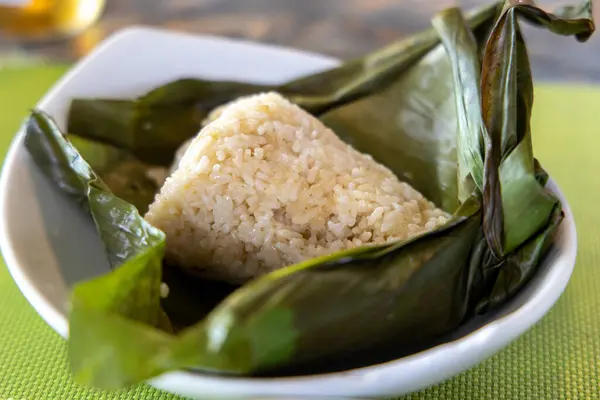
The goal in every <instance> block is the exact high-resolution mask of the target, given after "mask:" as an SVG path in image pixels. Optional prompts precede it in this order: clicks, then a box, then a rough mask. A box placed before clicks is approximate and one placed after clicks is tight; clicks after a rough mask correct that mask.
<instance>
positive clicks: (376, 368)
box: [0, 26, 577, 396]
mask: <svg viewBox="0 0 600 400" xmlns="http://www.w3.org/2000/svg"><path fill="white" fill-rule="evenodd" d="M148 35H160V36H170V37H172V38H173V40H177V38H179V37H195V38H203V39H205V40H210V41H217V42H219V43H220V44H222V45H224V46H226V45H227V44H231V43H235V44H237V45H240V44H241V45H244V46H246V47H248V48H249V49H252V48H270V49H275V50H277V51H278V52H280V53H281V55H282V57H285V56H286V53H287V54H296V55H298V54H299V55H302V56H304V57H306V58H317V59H319V60H320V62H321V63H323V64H326V63H329V64H331V65H335V64H339V62H340V61H339V60H337V59H334V58H331V57H327V56H323V55H321V54H317V53H313V52H307V51H302V50H296V49H293V48H289V47H283V46H277V45H267V44H259V43H254V42H251V41H246V40H239V39H229V38H222V37H218V36H212V35H194V34H187V33H181V32H173V31H170V30H166V29H161V28H149V27H143V26H132V27H129V28H126V29H123V30H121V31H118V32H116V33H114V34H112V35H111V36H109V37H108V38H107V39H106V40H105V41H103V42H102V43H101V44H100V45H99V46H98V47H97V48H96V49H94V50H93V51H92V52H91V53H90V54H89V55H88V56H86V57H85V58H83V59H82V60H80V61H79V62H77V63H76V64H75V65H74V66H73V67H71V68H70V69H69V70H68V71H67V72H66V73H65V74H64V75H63V76H62V77H61V78H60V79H59V80H58V81H57V82H56V83H55V84H54V85H53V86H52V87H51V89H50V90H49V91H48V92H47V93H46V94H45V95H44V96H43V97H42V99H41V100H40V101H39V102H38V104H37V105H36V107H42V108H43V107H44V105H45V104H48V103H50V102H51V101H52V100H53V98H54V97H55V96H56V94H57V93H59V92H60V90H61V88H62V86H63V85H65V84H66V82H68V81H69V80H70V79H71V78H72V77H73V76H75V75H76V74H77V73H78V72H79V71H80V70H82V69H83V68H85V67H86V66H87V65H88V64H90V63H93V62H94V60H95V59H96V58H97V57H101V56H102V54H103V53H104V52H105V51H106V50H107V49H108V48H109V47H112V46H118V45H120V44H121V43H125V42H127V40H128V39H130V38H132V37H140V36H148ZM23 138H24V134H23V132H22V130H19V132H18V134H17V135H16V136H15V138H14V139H13V140H12V142H11V144H10V148H9V150H8V153H7V156H6V158H5V161H4V165H3V168H2V173H1V175H0V216H1V217H0V248H1V250H2V254H3V257H4V259H5V262H6V265H7V267H8V270H9V272H10V274H11V275H12V277H13V279H14V280H15V282H16V284H17V286H18V287H19V289H20V291H21V292H22V293H23V295H24V296H25V298H26V299H27V301H28V302H29V303H30V304H31V305H32V306H33V308H34V309H35V310H36V312H37V313H38V314H39V315H40V316H41V317H42V318H43V319H44V321H45V322H46V323H47V324H48V325H50V327H51V328H52V329H53V330H55V331H56V332H57V333H59V334H60V335H61V336H62V337H63V338H67V337H68V322H67V316H66V315H65V314H63V313H62V312H60V311H59V310H57V309H56V308H55V307H54V306H53V305H52V304H51V303H50V302H49V301H48V299H47V298H46V297H45V296H44V295H43V294H42V292H41V291H40V290H39V289H38V287H37V286H36V285H35V284H34V281H33V280H31V279H30V278H29V277H28V276H27V274H26V273H25V269H24V268H22V267H21V265H20V263H19V258H18V256H17V254H16V253H15V251H14V246H13V240H12V238H11V237H10V236H9V224H8V222H7V221H8V220H9V219H8V218H7V215H8V214H9V213H10V209H9V207H8V206H7V204H8V202H7V199H8V197H9V196H10V194H9V193H10V192H9V191H8V190H6V189H7V186H8V178H9V176H10V175H11V173H12V171H13V168H14V166H15V164H16V163H17V162H18V157H17V156H18V153H19V151H20V150H21V149H22V146H23ZM547 187H548V188H549V189H550V190H551V191H552V192H553V193H555V194H556V195H557V196H558V197H559V199H560V201H561V202H562V205H563V209H564V212H565V219H564V220H563V222H562V224H561V230H564V235H563V236H564V240H565V242H566V244H565V246H564V248H565V250H564V251H562V252H560V253H559V254H558V257H557V259H556V260H555V261H554V262H553V263H552V264H551V266H550V267H549V270H548V272H547V274H546V276H544V279H543V280H542V281H541V282H540V285H539V289H538V290H536V291H535V292H533V293H532V294H531V296H530V298H529V299H528V300H527V301H526V302H525V303H524V304H522V305H521V306H520V307H518V308H517V309H516V310H514V311H512V312H510V313H508V314H506V315H503V316H501V317H499V318H496V319H494V320H492V321H490V322H487V323H486V324H484V325H483V326H481V327H479V328H477V329H476V330H474V331H472V332H470V333H468V334H465V335H463V336H461V337H459V338H456V339H453V340H451V341H448V342H444V343H441V344H438V345H435V346H433V347H430V348H427V349H425V350H422V351H420V352H417V353H414V354H411V355H408V356H405V357H401V358H398V359H394V360H391V361H387V362H383V363H378V364H374V365H369V366H365V367H360V368H354V369H350V370H344V371H339V372H328V373H321V374H314V375H300V376H284V377H250V378H248V377H234V376H217V375H210V374H204V373H201V372H197V371H193V370H182V371H174V372H168V373H165V374H163V375H160V376H158V377H156V378H154V379H151V380H149V381H148V382H149V383H150V384H151V385H153V386H155V387H157V388H160V389H166V390H168V391H171V392H176V393H180V394H184V395H190V394H196V393H209V394H210V393H213V394H223V393H224V392H223V388H224V387H227V386H229V387H230V389H229V390H226V393H229V394H233V395H236V394H237V395H239V394H243V393H246V392H257V391H258V392H260V393H263V394H265V395H269V394H271V395H272V394H275V395H277V394H282V393H287V394H289V393H301V394H303V395H320V394H322V392H323V388H324V387H330V386H332V387H334V390H333V392H334V393H336V394H337V395H342V396H348V395H353V394H360V395H362V394H365V395H372V394H373V390H367V389H366V387H367V386H370V385H366V383H367V382H368V383H370V384H373V385H380V386H381V389H380V390H377V393H378V394H379V395H398V394H399V392H398V390H397V389H395V388H396V387H397V386H398V384H390V383H389V382H390V380H392V381H393V380H398V379H399V378H401V377H400V376H398V373H399V371H403V372H406V371H411V370H414V371H419V370H420V371H424V369H423V365H428V366H429V368H432V370H431V373H430V374H428V375H427V376H424V377H421V378H420V379H414V382H413V384H412V385H409V386H410V388H409V390H408V391H406V390H405V391H404V392H402V393H408V392H412V391H414V390H419V389H423V388H425V387H427V386H430V385H432V384H434V383H437V382H440V381H442V380H445V379H448V378H450V377H451V376H454V375H456V374H458V373H460V372H462V371H465V370H467V369H469V368H471V367H473V366H475V365H477V364H478V363H479V362H481V361H482V359H485V358H487V357H489V356H491V355H492V354H494V353H495V352H497V351H498V350H499V349H501V348H503V347H505V346H506V345H508V344H509V343H510V342H512V341H513V340H514V339H516V338H517V337H518V336H520V335H521V334H523V333H524V332H525V331H526V330H528V329H529V328H530V327H531V326H533V325H534V324H535V323H537V322H538V321H539V320H540V319H541V318H542V317H543V316H544V315H545V314H546V313H547V312H548V311H549V310H550V308H551V307H552V306H553V305H554V303H555V302H556V301H557V300H558V298H559V297H560V296H561V294H562V292H563V291H564V289H565V288H566V286H567V283H568V281H569V278H570V276H571V274H572V271H573V269H574V266H575V260H576V254H577V232H576V228H575V222H574V219H573V214H572V211H571V208H570V206H569V203H568V202H567V200H566V199H565V197H564V195H563V193H562V192H561V190H560V189H559V187H558V186H557V185H556V184H555V182H554V181H553V180H552V179H551V178H550V179H549V181H548V184H547ZM490 336H495V337H496V342H495V343H493V345H490V343H489V339H488V338H489V337H490ZM482 354H484V357H482ZM457 357H458V358H457ZM444 358H446V359H449V361H446V362H445V367H444V366H443V367H440V366H439V365H437V364H436V363H438V362H439V361H440V360H443V359H444ZM458 360H460V362H458ZM432 363H433V364H432ZM442 364H444V363H442ZM409 375H410V374H409ZM413 375H414V374H413ZM348 377H350V378H353V379H354V380H355V379H356V378H357V377H360V378H361V379H360V381H359V382H358V384H353V385H352V384H350V385H349V383H351V380H350V381H349V380H348ZM405 378H406V377H405ZM409 378H410V377H409ZM400 380H402V379H400ZM403 380H405V381H406V380H407V379H403ZM386 382H387V385H386ZM217 383H222V384H223V385H217ZM309 383H310V384H316V388H310V387H309V385H307V384H309ZM360 384H362V385H363V386H364V387H362V390H361V386H360ZM371 386H372V385H371ZM181 387H185V388H186V389H183V390H181ZM319 388H320V389H319ZM257 389H258V390H257Z"/></svg>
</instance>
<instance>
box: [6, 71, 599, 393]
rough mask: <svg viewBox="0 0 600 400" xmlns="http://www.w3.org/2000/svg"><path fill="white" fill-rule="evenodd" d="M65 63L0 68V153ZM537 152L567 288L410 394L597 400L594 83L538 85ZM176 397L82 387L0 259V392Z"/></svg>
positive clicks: (143, 390)
mask: <svg viewBox="0 0 600 400" xmlns="http://www.w3.org/2000/svg"><path fill="white" fill-rule="evenodd" d="M64 70H65V67H61V66H56V67H48V66H44V67H29V68H25V69H11V68H4V69H0V156H1V157H2V158H4V155H5V153H6V150H7V149H8V145H9V144H10V141H11V140H12V138H13V136H14V133H15V132H16V130H17V129H18V127H19V124H20V123H21V121H22V119H23V118H24V117H25V116H26V114H27V111H28V109H29V108H31V107H32V106H34V104H35V103H36V101H37V100H38V99H39V98H40V96H41V95H42V94H43V93H44V92H45V91H46V90H47V89H48V87H49V86H51V85H52V83H53V82H54V81H55V80H56V79H57V78H58V77H59V76H60V75H61V74H62V73H63V72H64ZM533 120H534V121H533V132H534V142H535V143H534V145H535V147H534V148H535V151H536V156H537V157H538V158H539V159H540V160H541V161H542V163H543V165H544V167H545V168H546V169H547V170H548V171H549V172H550V174H551V175H552V177H553V178H554V179H555V180H556V181H557V182H558V184H559V186H560V187H561V188H562V189H563V191H564V193H565V195H566V197H567V198H568V199H569V202H570V204H571V206H572V208H573V211H574V214H575V219H576V223H577V228H578V235H579V253H578V261H577V266H576V269H575V273H574V274H573V277H572V279H571V282H570V283H569V286H568V288H567V290H566V292H565V293H564V295H563V296H562V297H561V299H560V300H559V301H558V303H557V304H556V306H555V307H554V308H553V309H552V311H551V312H550V313H549V314H548V315H547V316H546V317H545V318H544V319H543V320H542V321H541V322H540V323H539V324H537V325H536V326H535V327H533V328H532V329H531V330H530V331H529V332H527V333H526V334H525V335H523V336H522V337H521V338H519V339H518V340H516V341H515V342H514V343H513V344H511V345H510V346H509V347H508V348H506V349H504V350H503V351H501V352H500V353H498V354H497V355H495V356H494V357H492V358H490V359H489V360H487V361H485V362H484V363H482V364H481V365H479V366H478V367H476V368H474V369H472V370H470V371H468V372H466V373H463V374H461V375H459V376H457V377H455V378H454V379H451V380H449V381H447V382H444V383H442V384H440V385H438V386H435V387H432V388H430V389H427V390H424V391H422V392H419V393H414V394H412V395H409V396H406V397H404V398H403V399H407V400H408V399H410V400H417V399H418V400H430V399H431V400H454V399H456V400H485V399H490V400H508V399H511V400H512V399H519V400H521V399H525V400H529V399H531V400H542V399H548V400H559V399H600V375H599V374H600V268H599V266H600V207H599V206H598V204H599V201H598V196H599V195H600V157H599V153H600V88H593V87H584V86H566V85H564V86H561V85H552V86H549V85H538V87H537V89H536V104H535V107H534V115H533ZM8 399H11V400H46V399H96V400H109V399H145V400H159V399H160V400H174V399H179V397H176V396H173V395H170V394H167V393H165V392H162V391H158V390H155V389H153V388H150V387H149V386H147V385H138V386H136V387H134V388H131V389H130V390H122V391H117V392H107V391H100V390H90V389H87V388H83V387H81V386H79V385H77V384H76V383H74V382H73V381H72V379H71V377H70V375H69V370H68V367H67V363H66V360H65V343H64V341H63V340H62V339H61V338H60V337H59V336H58V335H57V334H56V333H54V332H53V331H52V330H51V329H50V328H49V327H48V326H47V325H46V324H45V323H44V322H43V321H42V320H41V318H40V317H39V316H38V315H37V314H36V313H35V311H34V310H33V309H32V308H31V306H30V305H29V304H28V303H27V301H26V300H25V299H24V298H23V296H22V295H21V293H20V292H19V290H18V289H17V287H16V285H15V284H14V282H13V280H12V279H11V277H10V275H9V274H8V272H7V271H6V268H4V267H3V266H2V267H0V400H8Z"/></svg>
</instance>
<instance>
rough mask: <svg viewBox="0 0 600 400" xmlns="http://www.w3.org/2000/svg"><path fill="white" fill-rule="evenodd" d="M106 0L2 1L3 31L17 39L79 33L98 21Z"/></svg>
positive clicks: (34, 38) (0, 12)
mask: <svg viewBox="0 0 600 400" xmlns="http://www.w3.org/2000/svg"><path fill="white" fill-rule="evenodd" d="M104 5H105V0H0V33H2V34H3V35H6V36H9V37H11V38H14V39H15V40H46V39H54V38H60V37H66V36H71V35H75V34H77V33H79V32H81V31H83V30H84V29H86V28H88V27H89V26H91V25H92V24H94V22H96V21H97V20H98V18H99V17H100V15H102V12H103V10H104Z"/></svg>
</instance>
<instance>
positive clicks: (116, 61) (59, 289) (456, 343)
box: [0, 28, 577, 397]
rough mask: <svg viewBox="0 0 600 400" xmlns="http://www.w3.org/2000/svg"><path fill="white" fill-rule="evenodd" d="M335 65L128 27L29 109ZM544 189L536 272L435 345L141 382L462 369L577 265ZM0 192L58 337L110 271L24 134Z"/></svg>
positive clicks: (395, 384) (53, 109)
mask: <svg viewBox="0 0 600 400" xmlns="http://www.w3.org/2000/svg"><path fill="white" fill-rule="evenodd" d="M337 64H338V61H337V60H334V59H331V58H327V57H324V56H321V55H317V54H309V53H305V52H300V51H296V50H290V49H284V48H280V47H273V46H265V45H259V44H254V43H248V42H241V41H233V40H227V39H221V38H215V37H200V36H188V35H184V34H179V33H173V32H166V31H162V30H155V29H148V28H130V29H126V30H124V31H121V32H120V33H118V34H116V35H114V36H112V37H111V38H110V39H109V40H107V41H106V42H104V43H103V44H102V45H101V46H100V47H98V48H97V49H96V50H95V51H94V52H93V53H92V54H90V55H89V56H88V57H86V58H85V59H83V60H82V61H81V62H79V63H78V64H77V65H76V66H75V67H74V68H73V69H72V70H71V71H70V72H68V73H67V74H66V75H65V76H64V77H63V78H62V79H61V80H60V81H59V82H58V83H56V84H55V85H54V87H53V88H52V90H50V92H49V93H48V94H47V95H46V96H45V97H44V98H43V99H42V100H41V101H40V103H39V104H38V107H39V108H40V109H42V110H44V111H46V112H48V113H49V114H50V115H52V116H53V117H54V118H55V119H56V120H57V122H58V124H59V125H61V127H63V128H64V126H65V117H66V111H67V107H68V104H69V101H70V99H71V98H73V97H90V96H98V97H114V98H119V97H121V98H122V97H134V96H137V95H140V94H142V93H144V92H146V91H147V90H149V89H151V88H154V87H156V86H158V85H160V84H163V83H166V82H168V81H171V80H174V79H177V78H182V77H194V76H195V77H205V78H212V79H233V80H243V81H253V82H264V83H277V82H282V81H285V80H289V79H291V78H293V77H296V76H298V75H303V74H307V73H312V72H316V71H319V70H323V69H327V68H330V67H332V66H335V65H337ZM549 187H550V188H551V189H552V190H553V191H554V193H556V194H557V195H558V196H559V197H560V199H561V201H562V202H563V205H564V207H565V213H566V218H565V220H564V222H563V223H562V224H561V226H560V229H559V233H558V236H557V238H556V243H555V246H554V247H553V248H552V250H551V252H550V254H549V255H548V256H547V257H546V258H545V259H544V261H543V262H542V264H541V265H540V267H539V270H538V272H537V273H536V275H535V277H534V278H533V280H532V281H531V282H530V283H529V284H528V285H527V286H526V287H525V288H524V289H523V290H522V291H521V292H520V293H519V294H518V296H516V298H514V299H513V300H512V301H511V302H509V304H506V305H505V306H503V307H502V308H501V309H500V310H498V311H496V312H494V313H491V314H489V315H486V316H484V317H479V318H476V319H475V320H473V321H471V322H469V323H468V324H466V325H465V326H463V327H462V328H461V329H459V331H457V332H455V333H454V334H453V335H452V337H450V338H449V341H448V342H446V343H444V344H442V345H439V346H436V347H434V348H431V349H428V350H426V351H422V352H420V353H417V354H414V355H411V356H408V357H404V358H401V359H398V360H394V361H391V362H387V363H384V364H379V365H374V366H370V367H366V368H360V369H355V370H350V371H345V372H339V373H331V374H323V375H313V376H303V377H287V378H232V377H216V376H207V375H202V374H199V373H194V372H185V371H181V372H172V373H168V374H165V375H162V376H160V377H158V378H156V379H153V380H152V381H151V382H149V383H150V384H151V385H153V386H155V387H158V388H162V389H165V390H167V391H170V392H175V393H178V394H182V395H185V396H190V397H206V396H217V395H218V396H227V397H257V396H279V397H303V396H321V397H334V396H336V397H379V396H397V395H401V394H405V393H408V392H412V391H415V390H418V389H421V388H424V387H427V386H430V385H432V384H435V383H437V382H440V381H443V380H445V379H447V378H450V377H451V376H453V375H456V374H458V373H460V372H462V371H464V370H466V369H469V368H471V367H473V366H474V365H476V364H478V363H479V362H481V361H483V360H484V359H486V358H488V357H489V356H491V355H492V354H494V353H495V352H497V351H498V350H500V349H501V348H503V347H505V346H506V345H508V344H509V343H510V342H511V341H512V340H514V339H515V338H516V337H518V336H519V335H521V334H522V333H523V332H525V331H526V330H527V329H528V328H530V327H531V326H532V325H533V324H535V323H536V322H537V321H538V320H539V319H540V318H541V317H542V316H543V315H544V314H545V313H546V312H548V310H549V309H550V308H551V306H552V305H553V304H554V302H556V300H557V299H558V298H559V297H560V295H561V293H562V292H563V290H564V289H565V287H566V285H567V282H568V280H569V277H570V275H571V272H572V270H573V266H574V264H575V254H576V248H577V238H576V232H575V224H574V221H573V217H572V214H571V211H570V209H569V206H568V204H567V202H566V200H565V199H564V197H563V196H562V194H561V193H560V191H559V189H558V188H557V187H556V186H555V185H554V184H553V183H552V182H550V183H549ZM0 190H1V193H0V210H1V213H2V214H1V217H0V227H1V230H0V233H1V242H0V245H1V247H2V252H3V253H4V257H5V260H6V263H7V265H8V267H9V270H10V272H11V274H12V276H13V278H14V279H15V281H16V282H17V284H18V286H19V288H20V289H21V291H22V292H23V294H24V295H25V297H26V298H27V300H28V301H29V302H30V303H31V304H32V306H33V307H34V308H35V309H36V310H37V312H38V313H39V314H40V315H41V316H42V318H43V319H44V320H45V321H46V322H47V323H48V324H49V325H50V326H51V327H52V328H53V329H54V330H56V331H57V332H58V333H59V334H60V335H61V336H63V337H65V338H66V337H67V335H68V324H67V316H66V309H67V301H68V296H69V288H70V287H71V286H72V285H73V283H74V282H76V281H79V280H81V279H85V278H90V277H92V276H96V275H99V274H102V273H104V272H107V271H108V266H107V265H106V263H105V261H104V260H105V258H104V256H103V250H102V247H101V244H100V242H99V240H98V239H97V237H96V233H95V230H94V227H93V224H92V223H90V222H89V221H88V220H87V219H86V217H85V216H84V215H83V213H81V212H79V211H78V210H77V207H74V205H73V204H71V203H70V202H69V201H67V200H66V199H65V198H63V197H62V196H61V195H60V194H59V193H58V191H57V190H55V188H54V187H53V186H52V184H51V183H50V182H49V181H48V180H46V179H45V177H44V176H43V175H42V174H41V172H40V171H39V170H38V168H37V167H36V166H35V165H33V163H32V161H31V160H30V158H29V156H28V154H27V152H26V151H25V148H24V147H23V137H22V135H20V136H18V137H17V138H16V139H15V140H14V142H13V144H12V146H11V149H10V152H9V154H8V157H7V160H6V162H5V165H4V169H3V174H2V178H1V182H0ZM73 244H76V245H73Z"/></svg>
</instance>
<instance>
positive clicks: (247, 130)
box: [145, 93, 448, 282]
mask: <svg viewBox="0 0 600 400" xmlns="http://www.w3.org/2000/svg"><path fill="white" fill-rule="evenodd" d="M176 162H177V161H176ZM145 218H146V219H147V220H148V222H150V223H151V224H153V225H155V226H156V227H158V228H160V229H161V230H163V231H164V232H165V233H166V235H167V247H166V257H167V259H169V260H171V261H174V262H176V263H177V264H179V265H181V266H184V267H189V268H194V269H195V270H196V271H198V272H199V273H200V274H202V275H204V276H206V277H209V278H214V279H220V280H225V281H230V282H244V281H246V280H248V279H251V278H254V277H256V276H259V275H262V274H264V273H267V272H270V271H273V270H275V269H278V268H281V267H283V266H285V265H289V264H293V263H297V262H300V261H302V260H306V259H309V258H313V257H316V256H321V255H325V254H328V253H331V252H334V251H337V250H341V249H348V248H352V247H357V246H363V245H372V244H380V243H386V242H392V241H396V240H402V239H407V238H410V237H412V236H414V235H417V234H420V233H422V232H424V231H427V230H431V229H434V228H435V227H437V226H439V225H442V224H444V223H445V222H446V221H447V220H448V215H447V214H446V213H445V212H444V211H442V210H440V209H438V208H436V207H435V206H434V205H433V204H432V203H431V202H429V201H428V200H427V199H425V198H424V197H423V196H422V195H421V194H420V193H419V192H417V191H416V190H415V189H413V188H412V187H411V186H410V185H408V184H406V183H403V182H400V181H399V180H398V178H397V177H396V176H395V175H394V174H393V173H392V172H391V171H390V170H389V169H387V168H386V167H384V166H383V165H380V164H378V163H377V162H375V161H374V160H373V159H372V157H370V156H369V155H365V154H361V153H359V152H358V151H356V150H354V149H353V148H352V147H350V146H349V145H347V144H346V143H344V142H343V141H342V140H341V139H339V138H338V137H337V136H336V135H335V134H334V133H333V131H331V130H330V129H328V128H327V127H325V126H324V125H323V123H321V122H320V121H319V120H318V119H316V118H315V117H313V116H312V115H310V114H309V113H307V112H306V111H304V110H303V109H301V108H300V107H298V106H296V105H294V104H292V103H290V102H289V101H288V100H286V99H285V98H283V97H282V96H280V95H279V94H277V93H264V94H258V95H254V96H249V97H245V98H241V99H238V100H236V101H234V102H232V103H231V104H229V105H228V106H226V107H223V108H221V109H219V114H218V116H217V117H216V118H215V119H214V120H213V121H212V122H210V123H209V124H208V125H207V126H205V127H204V128H203V129H202V131H201V132H200V133H199V134H198V135H197V136H196V137H195V138H194V139H193V141H192V142H191V143H190V144H189V146H188V147H187V149H186V150H185V153H184V154H183V156H182V157H181V160H179V164H178V166H177V168H176V169H175V172H174V173H173V174H172V175H171V176H170V177H169V178H167V180H166V182H165V184H164V186H163V187H162V189H161V190H160V193H159V194H158V195H157V196H156V198H155V201H154V203H153V204H152V205H151V206H150V209H149V211H148V213H147V214H146V217H145Z"/></svg>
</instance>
